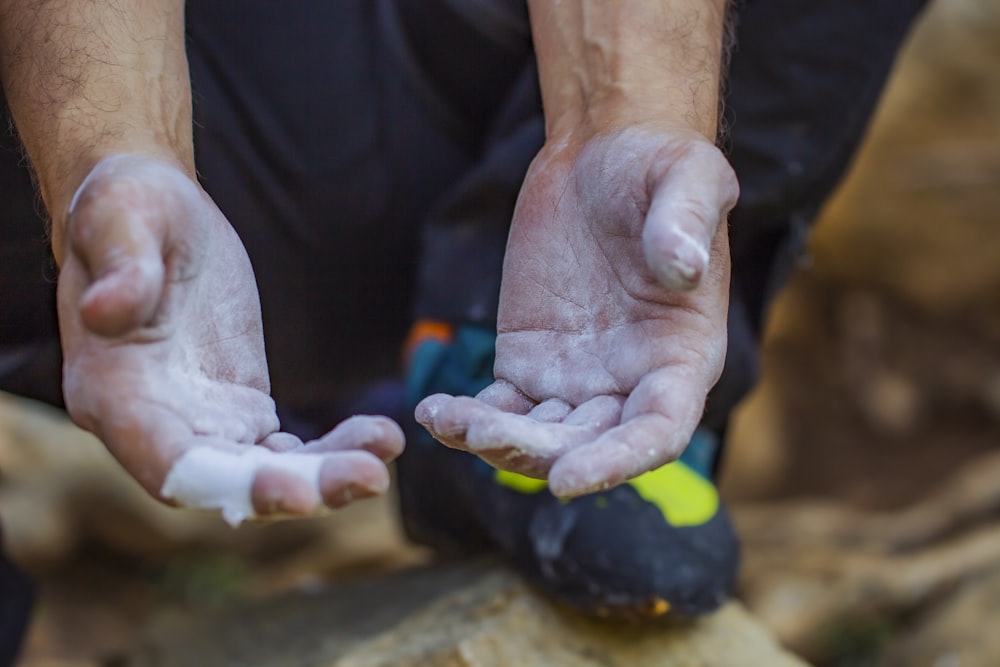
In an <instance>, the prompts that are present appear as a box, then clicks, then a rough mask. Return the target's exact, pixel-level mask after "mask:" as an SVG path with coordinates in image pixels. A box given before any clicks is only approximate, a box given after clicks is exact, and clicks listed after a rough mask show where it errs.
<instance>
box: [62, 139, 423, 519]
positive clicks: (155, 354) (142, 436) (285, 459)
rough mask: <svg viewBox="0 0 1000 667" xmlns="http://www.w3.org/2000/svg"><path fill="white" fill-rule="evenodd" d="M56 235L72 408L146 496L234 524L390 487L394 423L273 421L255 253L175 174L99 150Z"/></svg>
mask: <svg viewBox="0 0 1000 667" xmlns="http://www.w3.org/2000/svg"><path fill="white" fill-rule="evenodd" d="M64 238H65V239H66V240H65V247H64V248H61V249H60V250H61V251H62V257H63V258H64V259H63V262H62V267H61V271H60V275H59V285H58V305H59V323H60V329H61V335H62V344H63V352H64V359H65V361H64V368H63V375H64V377H63V387H64V394H65V399H66V406H67V409H68V410H69V413H70V415H71V417H72V418H73V420H74V421H75V422H76V423H77V424H79V425H80V426H82V427H83V428H86V429H87V430H90V431H92V432H93V433H94V434H96V435H97V436H98V437H99V438H100V439H101V440H102V441H103V442H104V443H105V444H106V445H107V447H108V449H109V450H110V451H111V453H112V454H113V455H114V456H115V457H116V458H117V459H118V461H119V462H120V463H121V464H122V465H123V466H124V467H125V468H126V470H128V472H129V473H131V474H132V475H133V476H134V477H135V478H136V479H137V480H138V481H139V483H140V484H142V486H143V487H144V488H145V489H146V490H147V491H148V492H149V493H150V494H152V495H154V496H156V497H158V498H161V499H164V500H168V501H172V502H175V503H177V504H180V505H185V506H193V507H200V508H203V509H219V510H222V512H223V515H224V516H225V517H226V518H227V520H229V521H230V522H232V523H238V522H239V521H241V520H243V519H245V518H250V517H253V516H263V517H266V516H269V515H270V516H277V515H308V514H312V513H314V512H315V511H316V510H318V509H320V508H321V507H323V506H324V505H326V506H329V507H337V506H340V505H343V504H345V503H347V502H349V501H350V500H352V499H355V498H362V497H366V496H371V495H375V494H378V493H382V492H383V491H385V490H386V488H387V487H388V484H389V475H388V471H387V469H386V465H385V463H386V462H388V461H390V460H391V459H393V458H395V457H396V456H397V455H398V454H399V453H400V451H401V450H402V447H403V436H402V432H401V430H400V429H399V427H398V426H397V425H396V424H395V423H394V422H392V421H391V420H389V419H387V418H384V417H354V418H351V419H349V420H347V421H345V422H343V423H342V424H340V425H339V426H338V427H337V428H335V429H334V430H333V431H331V432H330V433H328V434H326V435H324V436H323V437H321V438H319V439H317V440H315V441H311V442H307V443H303V442H302V441H301V440H299V439H298V438H296V437H295V436H293V435H291V434H288V433H282V432H280V431H279V424H278V418H277V416H276V414H275V407H274V403H273V401H272V400H271V398H270V396H269V380H268V375H267V366H266V361H265V356H264V340H263V334H262V328H261V317H260V304H259V297H258V294H257V287H256V283H255V282H254V276H253V271H252V269H251V266H250V262H249V259H248V257H247V255H246V251H245V250H244V248H243V245H242V243H241V242H240V240H239V238H238V237H237V235H236V233H235V232H234V230H233V229H232V227H231V226H230V224H229V222H228V221H227V220H226V219H225V217H224V216H223V215H222V213H221V212H220V211H219V210H218V208H217V207H216V206H215V204H214V203H213V202H212V200H211V199H210V198H209V197H208V195H206V194H205V192H204V191H203V190H202V189H201V188H200V187H199V186H198V185H197V184H196V183H195V182H194V181H193V180H191V179H190V178H189V177H188V176H187V175H186V174H185V173H184V172H183V171H181V170H180V169H178V168H176V167H175V166H173V165H172V164H169V163H167V162H163V161H159V160H154V159H152V158H148V157H144V156H139V155H118V156H113V157H110V158H106V159H104V160H102V161H101V162H99V163H98V164H97V165H96V166H95V167H94V169H93V170H92V171H91V172H90V174H89V175H88V176H87V178H86V179H85V180H84V182H83V184H82V185H81V186H80V188H79V190H78V191H77V194H76V196H75V197H74V199H73V202H72V204H71V206H70V210H69V213H68V216H67V218H66V225H65V234H64Z"/></svg>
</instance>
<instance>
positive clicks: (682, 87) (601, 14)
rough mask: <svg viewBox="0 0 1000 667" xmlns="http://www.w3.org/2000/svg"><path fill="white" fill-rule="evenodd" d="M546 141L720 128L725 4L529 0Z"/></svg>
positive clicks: (713, 0) (706, 0) (707, 132)
mask: <svg viewBox="0 0 1000 667" xmlns="http://www.w3.org/2000/svg"><path fill="white" fill-rule="evenodd" d="M530 6H531V17H532V30H533V34H534V38H535V48H536V53H537V56H538V66H539V75H540V81H541V87H542V97H543V104H544V108H545V117H546V129H547V131H548V134H549V136H550V137H553V136H560V135H565V134H567V133H569V132H570V131H573V130H576V129H583V130H584V131H585V132H589V133H592V134H601V133H608V132H612V131H615V130H618V129H623V128H625V127H629V126H635V125H654V126H659V127H662V128H664V129H673V130H680V131H694V132H697V133H699V134H701V135H702V136H704V137H705V138H707V139H708V140H709V141H712V142H714V141H715V138H716V132H717V126H718V104H719V86H720V79H721V67H722V60H723V47H724V44H723V41H724V37H723V36H724V24H725V11H726V2H725V0H658V1H657V2H643V1H640V0H635V1H633V2H629V3H601V2H595V1H588V0H580V1H579V2H574V3H559V2H554V0H530Z"/></svg>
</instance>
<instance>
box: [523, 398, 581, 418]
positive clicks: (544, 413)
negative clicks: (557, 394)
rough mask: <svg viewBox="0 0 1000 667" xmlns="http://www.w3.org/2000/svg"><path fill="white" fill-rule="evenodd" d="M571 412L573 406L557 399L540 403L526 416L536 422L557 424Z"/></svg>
mask: <svg viewBox="0 0 1000 667" xmlns="http://www.w3.org/2000/svg"><path fill="white" fill-rule="evenodd" d="M571 412H573V406H572V405H570V404H569V403H567V402H566V401H564V400H562V399H559V398H550V399H548V400H546V401H542V402H541V403H539V404H538V405H536V406H535V407H533V408H532V409H531V411H529V412H528V414H527V415H526V416H527V417H528V418H529V419H533V420H535V421H537V422H549V423H559V422H561V421H562V420H564V419H566V417H568V416H569V414H570V413H571Z"/></svg>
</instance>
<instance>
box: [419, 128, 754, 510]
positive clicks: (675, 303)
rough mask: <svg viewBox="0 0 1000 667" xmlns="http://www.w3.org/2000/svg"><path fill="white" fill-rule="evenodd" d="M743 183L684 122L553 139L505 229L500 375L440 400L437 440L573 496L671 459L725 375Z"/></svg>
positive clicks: (428, 415)
mask: <svg viewBox="0 0 1000 667" xmlns="http://www.w3.org/2000/svg"><path fill="white" fill-rule="evenodd" d="M738 193H739V188H738V186H737V183H736V177H735V175H734V173H733V171H732V168H731V167H730V166H729V164H728V162H727V161H726V159H725V158H724V157H723V156H722V154H721V153H720V152H719V151H718V149H716V148H715V146H714V145H712V144H711V143H710V142H709V141H708V140H706V139H705V138H704V137H703V136H701V135H699V134H697V133H694V132H689V131H680V130H670V129H662V128H639V127H633V128H629V129H626V130H622V131H617V132H614V133H607V134H599V135H596V136H593V137H585V138H579V137H575V136H572V135H571V136H569V137H568V138H567V137H564V138H562V139H550V140H549V141H548V143H547V144H546V146H545V147H544V148H543V149H542V151H541V152H540V153H539V155H538V157H536V158H535V161H534V162H533V163H532V165H531V168H530V169H529V171H528V174H527V177H526V179H525V183H524V186H523V188H522V190H521V195H520V198H519V200H518V204H517V208H516V211H515V213H514V218H513V221H512V224H511V232H510V238H509V240H508V244H507V254H506V258H505V262H504V275H503V283H502V286H501V293H500V308H499V313H498V336H497V348H496V349H497V358H496V364H495V367H494V375H495V378H496V380H495V382H494V383H493V384H491V385H490V386H489V387H487V388H486V389H484V390H483V391H482V392H480V393H479V395H478V396H477V397H476V398H475V399H473V398H469V397H452V396H448V395H445V394H436V395H433V396H429V397H427V398H426V399H424V400H423V401H422V402H421V403H420V404H419V405H418V406H417V412H416V417H417V420H418V421H419V422H420V423H421V424H423V425H424V426H425V427H426V428H427V429H428V430H429V431H430V432H431V433H432V434H433V435H434V437H435V438H437V439H438V440H440V441H441V442H442V443H444V444H445V445H448V446H449V447H454V448H456V449H463V450H467V451H470V452H473V453H475V454H478V455H479V456H480V457H482V458H483V459H485V460H486V461H488V462H489V463H490V464H492V465H494V466H496V467H499V468H502V469H506V470H511V471H514V472H518V473H521V474H525V475H529V476H533V477H541V478H544V477H548V481H549V488H550V489H551V490H552V492H553V493H554V494H556V495H557V496H560V497H572V496H577V495H581V494H584V493H589V492H593V491H597V490H601V489H606V488H610V487H611V486H614V485H616V484H619V483H621V482H624V481H626V480H628V479H630V478H632V477H635V476H638V475H640V474H642V473H644V472H646V471H649V470H652V469H654V468H657V467H659V466H661V465H663V464H665V463H668V462H669V461H671V460H673V459H675V458H676V457H677V456H678V455H679V454H680V453H681V452H682V451H683V449H684V447H685V446H686V445H687V443H688V441H689V439H690V437H691V435H692V433H693V431H694V429H695V428H696V427H697V425H698V421H699V420H700V418H701V415H702V412H703V410H704V404H705V398H706V396H707V394H708V391H709V390H710V389H711V387H712V386H713V385H714V384H715V382H716V381H717V380H718V378H719V375H720V374H721V372H722V366H723V362H724V360H725V353H726V317H727V310H728V301H729V268H730V267H729V261H730V260H729V240H728V231H727V227H726V224H725V221H726V216H727V215H728V213H729V211H730V210H731V209H732V208H733V206H734V205H735V203H736V199H737V196H738Z"/></svg>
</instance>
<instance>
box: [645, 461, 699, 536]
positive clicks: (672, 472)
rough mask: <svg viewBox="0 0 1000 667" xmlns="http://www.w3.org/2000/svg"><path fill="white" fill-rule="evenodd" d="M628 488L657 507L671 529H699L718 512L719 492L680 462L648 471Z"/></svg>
mask: <svg viewBox="0 0 1000 667" xmlns="http://www.w3.org/2000/svg"><path fill="white" fill-rule="evenodd" d="M628 484H630V485H631V486H632V488H634V489H635V490H636V491H637V492H638V493H639V495H640V496H641V497H642V499H643V500H645V501H646V502H650V503H653V504H654V505H656V506H657V507H659V508H660V512H662V513H663V516H664V517H665V518H666V520H667V521H668V522H669V523H670V524H671V525H672V526H677V527H683V526H699V525H701V524H703V523H705V522H707V521H708V520H709V519H711V518H712V517H713V516H715V513H716V512H718V511H719V492H718V491H717V490H716V489H715V487H714V486H713V485H712V483H711V482H709V481H708V480H707V479H705V478H704V477H702V476H701V475H699V474H698V473H696V472H695V471H694V470H692V469H691V468H689V467H688V466H687V465H685V464H684V462H683V461H674V462H673V463H668V464H667V465H665V466H663V467H660V468H657V469H656V470H650V471H649V472H647V473H645V474H643V475H639V476H638V477H636V478H635V479H633V480H629V482H628Z"/></svg>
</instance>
